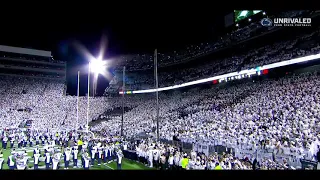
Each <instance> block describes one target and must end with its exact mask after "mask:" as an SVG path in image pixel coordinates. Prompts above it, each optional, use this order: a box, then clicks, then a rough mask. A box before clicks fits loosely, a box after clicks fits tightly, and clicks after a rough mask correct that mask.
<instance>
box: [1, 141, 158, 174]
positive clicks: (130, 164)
mask: <svg viewBox="0 0 320 180" xmlns="http://www.w3.org/2000/svg"><path fill="white" fill-rule="evenodd" d="M8 146H10V143H8V145H7V149H6V150H4V149H2V143H0V149H2V152H3V158H4V160H5V162H4V163H3V168H2V169H9V167H8V164H7V160H8V157H9V155H10V154H11V149H10V148H8ZM14 148H15V150H16V151H22V148H20V149H19V148H17V144H15V146H14ZM39 149H40V150H41V156H42V157H43V155H44V148H43V147H42V146H41V145H39ZM25 150H26V151H27V154H28V157H29V162H28V168H29V169H32V170H33V158H32V154H33V150H34V147H29V146H27V147H26V148H25ZM39 169H40V170H41V169H43V170H44V169H45V163H44V162H43V161H40V162H39ZM60 169H62V170H63V169H64V162H63V157H61V160H60ZM70 169H75V170H82V169H83V168H82V163H81V158H80V156H79V157H78V167H73V160H71V161H70V163H69V170H70ZM90 169H92V170H117V163H116V162H115V161H111V162H107V163H103V162H102V163H101V165H98V162H97V161H95V163H94V165H93V166H92V167H90ZM122 169H123V170H152V169H153V168H149V167H147V166H145V165H144V164H142V163H139V162H136V161H133V160H130V159H125V158H124V159H123V160H122Z"/></svg>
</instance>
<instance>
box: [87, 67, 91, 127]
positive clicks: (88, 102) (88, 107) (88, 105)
mask: <svg viewBox="0 0 320 180" xmlns="http://www.w3.org/2000/svg"><path fill="white" fill-rule="evenodd" d="M90 66H91V62H89V67H88V94H87V96H88V101H87V133H88V132H89V110H90V73H91V68H90Z"/></svg>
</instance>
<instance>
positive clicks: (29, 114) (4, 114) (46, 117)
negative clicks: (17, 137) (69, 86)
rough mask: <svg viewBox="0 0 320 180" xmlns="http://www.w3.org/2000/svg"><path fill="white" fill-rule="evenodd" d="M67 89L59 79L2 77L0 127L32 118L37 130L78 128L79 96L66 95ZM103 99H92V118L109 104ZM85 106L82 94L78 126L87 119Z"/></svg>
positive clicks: (90, 114)
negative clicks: (65, 90) (0, 121)
mask: <svg viewBox="0 0 320 180" xmlns="http://www.w3.org/2000/svg"><path fill="white" fill-rule="evenodd" d="M64 89H65V85H64V82H61V81H59V80H50V81H48V80H45V79H36V78H29V77H10V76H1V80H0V94H1V96H0V101H1V104H0V107H1V110H0V118H1V120H2V123H1V125H0V127H1V128H6V127H18V126H19V125H20V124H21V123H24V122H25V121H26V120H32V122H33V123H32V128H34V129H43V128H44V129H46V128H50V129H51V128H58V129H59V128H76V126H77V124H76V123H74V122H76V121H77V120H76V119H77V118H76V117H77V98H76V97H75V96H64ZM104 99H105V98H104V97H95V98H91V100H90V108H91V111H90V113H89V117H90V119H92V118H97V116H99V115H100V114H102V113H103V112H104V111H105V110H106V108H107V107H110V106H108V103H107V102H106V101H104ZM86 107H87V99H86V98H85V97H80V98H79V118H78V119H79V123H78V125H79V126H82V127H84V125H85V124H86V122H87V112H86ZM26 108H28V109H30V111H26V110H25V109H26ZM79 126H78V127H79Z"/></svg>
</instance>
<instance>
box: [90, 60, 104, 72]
mask: <svg viewBox="0 0 320 180" xmlns="http://www.w3.org/2000/svg"><path fill="white" fill-rule="evenodd" d="M105 66H106V61H102V60H101V59H92V60H91V61H90V69H91V72H93V73H97V74H101V73H103V72H104V70H105V68H106V67H105Z"/></svg>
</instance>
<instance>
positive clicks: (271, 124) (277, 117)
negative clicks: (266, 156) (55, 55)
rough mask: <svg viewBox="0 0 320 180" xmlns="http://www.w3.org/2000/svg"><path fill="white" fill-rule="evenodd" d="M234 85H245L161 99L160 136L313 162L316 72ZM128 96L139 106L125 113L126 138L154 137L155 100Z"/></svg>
mask: <svg viewBox="0 0 320 180" xmlns="http://www.w3.org/2000/svg"><path fill="white" fill-rule="evenodd" d="M239 81H244V82H239V83H238V82H237V83H232V82H231V84H230V85H229V84H226V85H221V86H220V87H213V88H211V89H193V90H190V91H188V92H186V93H174V94H160V105H159V107H160V111H159V117H160V137H161V138H162V139H167V140H172V137H173V135H176V136H178V138H179V139H180V140H181V141H183V142H190V143H205V144H209V145H226V146H227V147H232V148H235V149H237V150H239V151H242V150H251V151H253V152H255V150H260V149H264V150H265V151H266V152H274V153H276V154H284V155H288V156H292V157H294V158H296V159H300V158H303V159H308V160H314V161H316V158H317V157H316V154H317V152H318V151H319V146H320V134H319V128H320V121H319V119H320V113H319V112H320V105H319V100H320V94H319V93H320V91H319V87H320V76H319V75H317V73H316V72H315V73H306V74H300V75H294V76H289V77H284V78H281V79H279V80H275V79H268V80H262V81H255V82H252V80H239ZM227 83H229V82H227ZM225 86H227V87H225ZM130 96H131V97H130ZM127 97H130V98H131V99H132V100H133V99H134V98H136V100H138V99H139V100H141V99H143V101H141V103H140V104H139V105H138V106H136V107H135V108H133V109H132V110H131V111H129V112H127V113H125V114H124V134H125V136H126V137H135V136H137V135H138V134H140V133H149V134H153V131H154V127H155V124H156V123H155V119H156V118H155V115H156V108H155V104H156V103H155V100H154V99H155V97H152V96H145V95H127ZM133 102H134V100H133ZM127 103H128V102H127ZM120 126H121V118H120V117H119V118H115V119H113V120H109V121H106V122H104V124H101V125H100V126H99V127H97V129H100V130H104V131H106V132H113V133H115V134H116V133H119V132H120V128H119V127H120ZM97 129H96V130H97ZM236 154H238V155H240V154H241V153H240V152H237V153H236Z"/></svg>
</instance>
